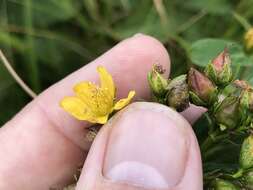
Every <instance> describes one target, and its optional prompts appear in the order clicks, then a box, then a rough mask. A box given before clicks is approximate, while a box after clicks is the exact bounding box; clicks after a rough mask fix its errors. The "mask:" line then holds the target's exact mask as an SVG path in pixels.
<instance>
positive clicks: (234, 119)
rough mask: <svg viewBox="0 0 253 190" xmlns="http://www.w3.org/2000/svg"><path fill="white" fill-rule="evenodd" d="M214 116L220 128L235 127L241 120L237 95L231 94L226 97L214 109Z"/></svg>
mask: <svg viewBox="0 0 253 190" xmlns="http://www.w3.org/2000/svg"><path fill="white" fill-rule="evenodd" d="M214 116H215V119H216V122H217V123H218V124H219V125H220V126H221V127H222V128H225V129H226V128H228V129H233V128H235V127H237V125H238V124H239V123H240V121H241V114H240V100H239V97H237V96H233V95H231V96H228V97H226V98H225V99H224V100H223V101H222V102H221V103H220V104H219V105H218V106H217V108H216V109H215V113H214Z"/></svg>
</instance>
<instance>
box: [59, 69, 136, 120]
mask: <svg viewBox="0 0 253 190" xmlns="http://www.w3.org/2000/svg"><path fill="white" fill-rule="evenodd" d="M97 71H98V73H99V77H100V81H101V85H100V86H97V85H95V84H94V83H91V82H80V83H79V84H76V85H75V86H74V92H75V94H76V96H74V97H65V98H64V99H63V100H62V101H61V103H60V105H61V107H62V108H63V109H64V110H66V111H67V112H68V113H70V114H71V115H72V116H74V117H75V118H77V119H79V120H86V121H89V122H91V123H100V124H104V123H106V122H107V120H108V117H109V114H110V113H112V112H113V110H120V109H122V108H123V107H125V106H126V105H127V104H129V103H130V101H131V99H132V98H133V97H134V95H135V91H130V92H129V94H128V97H127V98H124V99H121V100H119V101H118V102H115V101H114V100H115V93H116V92H115V91H116V88H115V85H114V82H113V79H112V76H111V75H110V74H109V73H108V72H107V71H106V69H105V68H104V67H102V66H99V67H97Z"/></svg>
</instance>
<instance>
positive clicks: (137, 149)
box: [103, 103, 190, 188]
mask: <svg viewBox="0 0 253 190" xmlns="http://www.w3.org/2000/svg"><path fill="white" fill-rule="evenodd" d="M185 125H189V124H188V123H187V122H186V121H185V120H184V119H183V118H182V116H180V115H179V114H178V113H177V112H175V111H173V110H172V109H169V108H167V107H165V106H160V105H158V104H151V103H150V104H148V103H146V104H143V103H140V104H135V106H132V107H131V109H128V110H127V111H125V112H124V113H122V114H121V116H120V117H118V118H117V119H115V120H113V121H112V123H111V127H112V131H111V134H110V137H109V140H108V145H107V150H106V152H105V161H104V167H103V174H104V176H105V178H107V179H109V180H111V181H114V182H123V183H127V184H131V185H135V186H140V187H144V188H171V187H175V186H176V185H177V184H178V183H179V182H180V180H181V179H182V178H183V176H184V171H185V165H186V161H187V157H188V152H187V150H188V147H189V143H190V142H189V141H190V137H189V134H188V130H187V126H185Z"/></svg>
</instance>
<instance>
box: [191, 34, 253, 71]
mask: <svg viewBox="0 0 253 190" xmlns="http://www.w3.org/2000/svg"><path fill="white" fill-rule="evenodd" d="M225 47H227V48H228V50H229V53H230V56H231V60H232V65H233V66H237V65H240V66H251V65H253V64H252V59H251V58H250V57H248V56H247V55H246V54H245V53H244V51H243V47H242V46H241V45H240V44H238V43H236V42H233V41H228V40H223V39H212V38H206V39H202V40H198V41H196V42H194V43H193V44H192V46H191V48H190V59H191V61H192V62H193V63H194V64H196V65H198V66H201V67H204V66H206V65H207V64H208V62H209V61H210V60H212V59H213V58H215V57H216V56H217V55H218V54H219V53H220V52H221V51H222V50H223V49H224V48H225Z"/></svg>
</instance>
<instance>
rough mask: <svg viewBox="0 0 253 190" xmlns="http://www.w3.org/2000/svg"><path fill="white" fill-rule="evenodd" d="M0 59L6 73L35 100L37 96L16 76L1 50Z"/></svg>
mask: <svg viewBox="0 0 253 190" xmlns="http://www.w3.org/2000/svg"><path fill="white" fill-rule="evenodd" d="M0 59H1V60H2V62H3V64H4V66H5V67H6V69H7V70H8V72H9V73H10V74H11V76H12V77H13V78H14V80H15V81H16V82H17V83H18V84H19V85H20V87H21V88H22V89H23V90H24V91H25V92H26V93H27V94H28V95H29V96H31V97H32V98H35V97H36V96H37V95H36V93H35V92H33V90H32V89H31V88H29V86H28V85H27V84H26V83H25V82H24V81H23V80H22V79H21V78H20V77H19V76H18V74H17V73H16V71H15V70H14V69H13V68H12V66H11V64H10V63H9V61H8V60H7V58H6V57H5V56H4V54H3V52H2V50H0Z"/></svg>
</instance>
